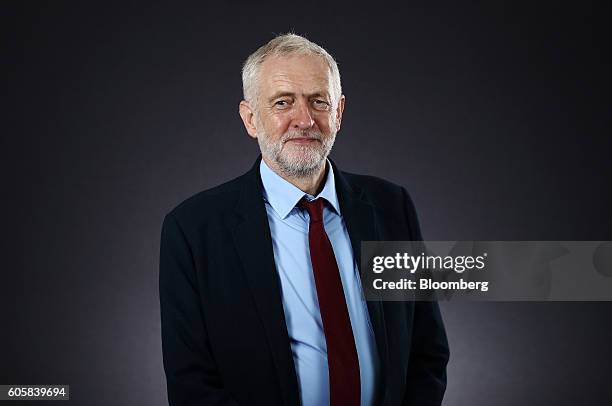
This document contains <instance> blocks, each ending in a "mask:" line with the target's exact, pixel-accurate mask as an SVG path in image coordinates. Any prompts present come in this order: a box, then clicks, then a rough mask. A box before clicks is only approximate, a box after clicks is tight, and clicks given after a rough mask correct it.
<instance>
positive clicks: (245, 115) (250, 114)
mask: <svg viewBox="0 0 612 406" xmlns="http://www.w3.org/2000/svg"><path fill="white" fill-rule="evenodd" d="M238 112H239V113H240V118H242V123H243V124H244V128H246V130H247V133H249V135H250V136H251V137H253V138H257V127H256V125H255V121H256V120H255V111H253V109H252V108H251V105H250V104H249V102H248V101H246V100H243V101H241V102H240V106H239V107H238Z"/></svg>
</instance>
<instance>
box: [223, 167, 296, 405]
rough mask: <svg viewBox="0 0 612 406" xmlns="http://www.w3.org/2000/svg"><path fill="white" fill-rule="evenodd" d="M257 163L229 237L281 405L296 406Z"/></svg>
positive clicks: (288, 349) (248, 177)
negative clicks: (271, 363) (265, 340)
mask: <svg viewBox="0 0 612 406" xmlns="http://www.w3.org/2000/svg"><path fill="white" fill-rule="evenodd" d="M259 162H260V159H258V160H257V162H256V163H255V165H254V166H253V168H252V169H251V170H250V171H249V172H248V173H247V176H246V179H245V182H244V185H243V188H242V191H241V196H240V201H239V203H238V205H237V206H236V212H237V215H238V219H237V224H236V226H235V228H234V231H233V237H234V243H235V244H236V249H237V251H238V253H239V256H240V260H241V262H242V265H243V270H244V273H245V276H246V280H247V282H248V284H249V287H250V290H251V293H252V295H253V300H254V302H255V306H256V308H257V311H258V313H259V316H260V317H261V320H262V323H263V326H264V329H265V331H266V335H267V338H268V342H269V345H270V351H271V352H272V356H273V359H274V363H275V365H276V369H277V372H278V379H279V382H280V386H281V392H282V397H283V400H284V403H285V404H287V405H295V404H299V392H298V384H297V376H296V373H295V366H294V363H293V356H292V353H291V345H290V342H289V335H288V332H287V325H286V323H285V314H284V310H283V304H282V298H281V287H280V281H279V280H278V276H277V272H276V265H275V262H274V252H273V248H272V237H271V235H270V227H269V225H268V217H267V214H266V209H265V206H264V202H263V194H262V185H261V179H260V176H259Z"/></svg>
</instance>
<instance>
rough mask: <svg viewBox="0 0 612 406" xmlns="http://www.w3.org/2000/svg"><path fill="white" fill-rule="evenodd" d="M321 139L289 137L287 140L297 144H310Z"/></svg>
mask: <svg viewBox="0 0 612 406" xmlns="http://www.w3.org/2000/svg"><path fill="white" fill-rule="evenodd" d="M318 141H319V140H318V139H316V138H291V139H288V140H287V142H294V143H296V144H310V143H312V142H318Z"/></svg>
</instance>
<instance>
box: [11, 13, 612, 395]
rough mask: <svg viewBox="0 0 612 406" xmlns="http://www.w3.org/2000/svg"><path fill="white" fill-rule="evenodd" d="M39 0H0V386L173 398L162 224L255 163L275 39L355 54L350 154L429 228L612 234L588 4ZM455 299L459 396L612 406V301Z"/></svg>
mask: <svg viewBox="0 0 612 406" xmlns="http://www.w3.org/2000/svg"><path fill="white" fill-rule="evenodd" d="M23 3H25V4H24V5H22V6H12V7H9V6H7V5H5V4H3V5H2V6H1V8H2V20H3V21H2V24H1V26H2V27H1V28H0V29H1V30H2V31H3V43H4V44H3V47H2V50H3V52H2V53H3V58H2V59H3V62H2V70H3V79H4V80H6V81H7V84H5V85H4V86H2V94H3V99H4V102H3V104H4V105H5V107H4V108H3V116H4V118H3V120H2V138H1V141H0V142H1V143H0V151H1V152H0V158H1V163H0V165H1V167H0V177H1V179H0V180H1V184H0V185H1V188H2V197H1V199H0V201H1V202H0V204H1V205H2V212H1V213H2V223H1V224H2V232H1V233H0V235H1V237H0V238H1V244H2V245H1V246H2V265H1V279H0V301H1V302H0V305H1V307H0V308H1V310H0V315H1V319H0V323H1V324H0V344H1V346H0V384H70V385H71V390H72V401H71V404H75V405H88V406H94V405H163V404H165V403H166V402H167V400H166V394H165V378H164V375H163V369H162V363H161V343H160V322H159V307H158V306H159V305H158V293H157V274H158V268H157V267H158V249H159V234H160V227H161V222H162V219H163V216H164V214H165V213H167V212H168V211H169V210H170V209H171V208H173V207H174V206H175V205H176V204H178V203H179V202H180V201H182V200H183V199H185V198H187V197H189V196H190V195H192V194H194V193H196V192H198V191H200V190H202V189H206V188H209V187H212V186H214V185H217V184H219V183H221V182H224V181H226V180H229V179H231V178H233V177H236V176H238V175H240V174H241V173H243V172H244V171H246V170H247V169H248V168H249V167H250V166H251V165H252V163H253V162H254V160H255V158H256V156H257V153H258V149H257V145H256V143H255V142H254V141H252V140H251V139H250V138H249V137H248V136H247V135H246V132H245V131H244V129H243V126H242V123H241V121H240V119H239V116H238V113H237V110H238V102H239V101H240V99H241V82H240V68H241V64H242V62H243V60H244V59H245V58H246V56H247V55H248V54H249V53H251V52H252V51H254V50H255V49H256V48H257V47H258V46H260V45H262V44H263V43H265V42H266V41H268V40H269V39H271V38H272V36H273V35H274V34H275V33H281V32H286V31H288V30H294V31H295V32H297V33H300V34H303V35H305V36H307V37H308V38H310V39H312V40H313V41H315V42H317V43H319V44H320V45H322V46H324V47H326V48H327V49H328V50H329V51H330V52H331V53H332V54H333V55H334V56H335V57H336V58H337V60H338V62H339V65H340V70H341V74H342V84H343V88H344V93H345V95H346V98H347V103H346V111H345V116H344V120H343V128H342V131H341V132H340V133H339V136H338V139H337V144H336V146H335V149H334V152H333V154H332V156H333V158H334V159H335V160H336V162H337V163H338V164H339V165H340V166H341V168H343V169H344V170H349V171H353V172H358V173H367V174H372V175H377V176H380V177H383V178H387V179H389V180H391V181H394V182H396V183H399V184H402V185H404V186H406V187H407V188H408V190H409V191H410V193H411V194H412V197H413V199H414V201H415V204H416V206H417V210H418V213H419V216H420V220H421V224H422V228H423V232H424V236H425V238H426V239H431V240H434V239H438V240H462V239H465V240H487V239H489V240H612V218H611V216H610V208H611V207H612V192H611V185H612V160H611V151H612V149H611V147H612V142H611V140H610V135H611V134H610V116H611V109H610V86H609V85H610V83H609V82H610V81H609V78H608V76H609V74H610V71H611V69H610V68H611V66H610V55H611V53H610V49H605V48H604V47H605V46H607V42H606V39H605V34H606V32H604V23H606V24H607V22H606V21H608V19H609V17H608V16H605V15H604V12H603V10H600V9H598V8H596V7H594V6H591V5H589V4H588V3H585V2H580V3H576V5H574V6H573V7H572V8H560V7H561V6H559V5H558V4H551V5H549V6H534V5H529V6H528V7H521V6H518V5H516V4H515V3H514V2H506V3H501V2H498V3H496V4H495V5H491V4H489V2H483V3H482V4H479V5H476V4H474V3H471V4H470V5H464V6H461V7H459V6H456V5H455V6H451V7H448V6H442V5H437V6H428V7H423V6H404V7H403V8H394V9H389V8H386V7H385V6H383V5H382V3H381V4H378V3H377V4H376V5H371V6H370V7H368V8H357V6H356V5H355V4H354V5H352V6H348V5H347V6H341V5H340V4H338V3H337V2H332V3H326V2H316V1H315V2H297V3H295V2H292V3H290V4H288V3H281V4H279V5H277V6H265V7H264V6H263V5H262V4H257V3H258V2H251V3H250V4H249V5H243V4H240V3H238V2H233V1H230V2H226V3H225V4H222V3H221V2H217V3H216V4H214V5H212V6H207V5H205V2H200V3H193V4H191V5H184V4H183V5H182V6H180V7H178V6H176V5H167V6H162V5H150V4H148V5H146V3H147V2H143V3H141V5H133V4H127V3H124V2H122V3H123V4H120V5H119V4H116V5H109V4H107V3H99V4H98V5H92V4H87V5H85V4H81V3H80V2H73V3H68V2H62V1H54V2H40V3H37V2H34V1H28V2H23ZM83 3H85V2H83ZM88 3H89V2H88ZM577 277H578V275H577ZM442 310H443V315H444V318H445V321H446V326H447V330H448V336H449V340H450V344H451V352H452V355H451V362H450V365H449V370H448V371H449V383H448V391H447V395H446V399H445V405H446V406H467V405H470V406H471V405H499V406H502V405H503V406H505V405H516V404H519V405H557V406H558V405H578V404H581V405H587V404H588V405H603V404H611V403H610V402H611V401H612V389H610V386H611V384H612V380H611V379H612V378H611V377H612V365H610V363H611V362H612V327H611V325H610V324H611V322H612V303H467V304H466V303H461V304H459V303H445V304H443V305H442ZM245 339H247V338H245ZM20 404H24V403H20Z"/></svg>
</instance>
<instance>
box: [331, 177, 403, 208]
mask: <svg viewBox="0 0 612 406" xmlns="http://www.w3.org/2000/svg"><path fill="white" fill-rule="evenodd" d="M341 173H342V176H344V178H345V179H346V180H347V182H348V183H349V185H350V186H351V187H352V188H353V189H355V190H358V191H361V192H362V193H363V194H364V195H365V196H366V197H367V198H368V199H369V200H370V201H371V202H372V203H374V204H376V203H380V202H381V201H383V202H384V201H389V199H391V200H394V199H403V198H404V194H406V195H407V194H408V192H407V191H406V189H405V188H404V187H403V186H400V185H398V184H395V183H393V182H389V181H388V180H385V179H382V178H379V177H376V176H370V175H359V174H355V173H350V172H341Z"/></svg>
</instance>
